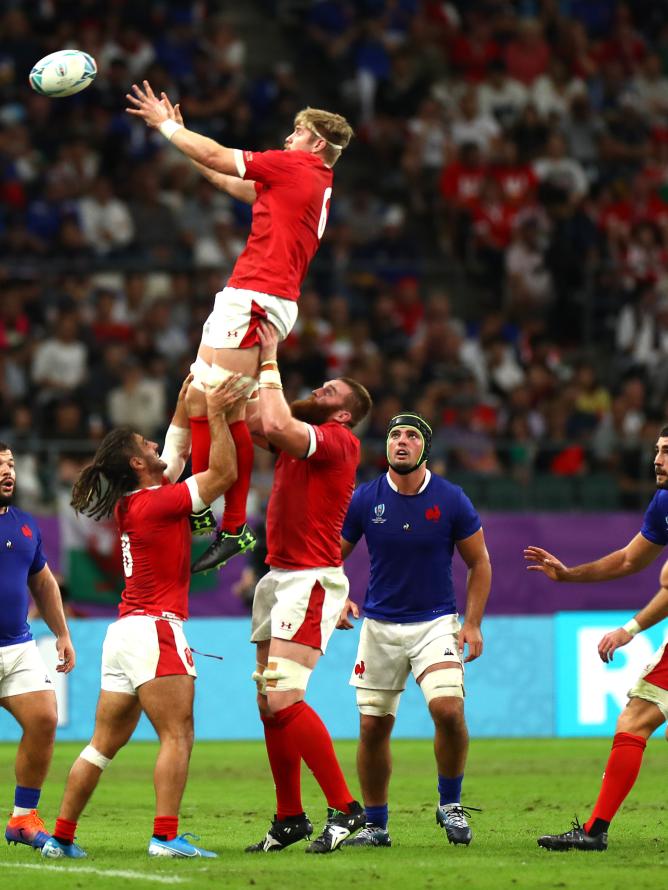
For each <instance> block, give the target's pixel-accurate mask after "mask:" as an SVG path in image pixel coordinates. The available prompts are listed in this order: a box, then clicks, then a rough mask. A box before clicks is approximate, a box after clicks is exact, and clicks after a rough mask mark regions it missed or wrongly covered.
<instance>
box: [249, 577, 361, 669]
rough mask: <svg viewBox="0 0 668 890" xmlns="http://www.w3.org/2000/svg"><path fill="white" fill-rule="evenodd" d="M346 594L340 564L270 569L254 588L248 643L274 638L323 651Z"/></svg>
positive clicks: (345, 580) (344, 579) (344, 580)
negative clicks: (317, 567)
mask: <svg viewBox="0 0 668 890" xmlns="http://www.w3.org/2000/svg"><path fill="white" fill-rule="evenodd" d="M347 597H348V579H347V578H346V576H345V574H344V572H343V568H342V567H341V566H337V567H333V568H332V567H330V568H319V569H300V570H299V571H293V570H291V569H273V568H272V569H270V570H269V571H268V572H267V574H266V575H265V576H264V577H263V578H260V580H259V582H258V584H257V587H256V588H255V596H254V598H253V621H252V632H251V642H252V643H260V642H262V641H263V640H269V639H271V637H277V638H278V639H279V640H291V641H292V642H293V643H302V644H303V645H304V646H310V647H311V648H312V649H320V651H321V652H323V653H324V652H325V650H326V648H327V643H328V642H329V639H330V637H331V636H332V634H333V633H334V628H335V627H336V622H337V621H338V620H339V615H340V614H341V610H342V609H343V604H344V603H345V601H346V599H347Z"/></svg>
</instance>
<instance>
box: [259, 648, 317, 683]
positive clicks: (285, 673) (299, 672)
mask: <svg viewBox="0 0 668 890" xmlns="http://www.w3.org/2000/svg"><path fill="white" fill-rule="evenodd" d="M311 673H312V670H311V668H307V667H305V666H304V665H303V664H298V663H297V662H296V661H292V659H291V658H281V657H280V656H270V657H269V662H268V664H267V667H266V668H265V669H264V674H263V675H262V676H263V678H264V681H265V686H266V690H267V692H288V691H289V690H292V689H304V690H305V689H306V687H307V686H308V681H309V679H310V677H311Z"/></svg>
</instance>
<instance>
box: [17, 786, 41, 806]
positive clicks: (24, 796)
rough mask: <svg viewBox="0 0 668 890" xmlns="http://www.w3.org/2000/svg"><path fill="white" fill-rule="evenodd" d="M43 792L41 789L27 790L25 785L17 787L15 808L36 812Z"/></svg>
mask: <svg viewBox="0 0 668 890" xmlns="http://www.w3.org/2000/svg"><path fill="white" fill-rule="evenodd" d="M41 792H42V789H41V788H25V787H24V786H23V785H17V786H16V790H15V791H14V806H15V807H22V808H23V809H25V810H36V809H37V805H38V803H39V796H40V794H41Z"/></svg>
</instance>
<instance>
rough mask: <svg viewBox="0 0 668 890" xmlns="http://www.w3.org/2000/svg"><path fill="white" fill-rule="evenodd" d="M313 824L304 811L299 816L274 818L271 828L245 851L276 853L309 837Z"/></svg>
mask: <svg viewBox="0 0 668 890" xmlns="http://www.w3.org/2000/svg"><path fill="white" fill-rule="evenodd" d="M312 831H313V825H311V822H310V820H309V817H308V816H307V815H306V813H302V814H301V815H299V816H288V817H287V818H286V819H277V818H276V816H274V819H273V821H272V823H271V828H270V829H269V831H268V832H267V833H266V834H265V836H264V837H263V838H262V840H261V841H258V842H257V844H251V845H250V846H249V847H246V849H245V851H244V852H245V853H278V852H280V851H281V850H285V848H286V847H289V846H290V845H291V844H296V843H297V841H302V840H304V838H306V839H310V837H311V832H312Z"/></svg>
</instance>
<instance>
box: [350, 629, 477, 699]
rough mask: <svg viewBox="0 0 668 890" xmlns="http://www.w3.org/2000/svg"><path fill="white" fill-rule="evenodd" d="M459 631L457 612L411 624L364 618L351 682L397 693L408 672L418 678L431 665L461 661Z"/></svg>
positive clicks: (402, 685) (404, 683)
mask: <svg viewBox="0 0 668 890" xmlns="http://www.w3.org/2000/svg"><path fill="white" fill-rule="evenodd" d="M459 630H460V624H459V616H458V615H442V616H440V617H439V618H434V619H432V620H431V621H415V622H411V623H410V624H396V623H395V622H393V621H377V620H376V619H374V618H365V619H364V621H363V622H362V630H361V632H360V641H359V645H358V647H357V657H356V659H355V667H354V668H353V672H352V675H351V677H350V685H351V686H358V687H361V688H364V689H382V690H384V691H387V692H400V691H403V690H404V689H405V688H406V679H407V677H408V675H409V673H411V672H412V673H413V676H414V677H415V679H416V680H417V678H418V677H419V676H420V675H421V674H423V673H424V672H425V671H426V669H427V668H428V667H431V666H432V665H434V664H440V662H445V661H456V662H457V663H458V664H462V659H461V656H460V654H459V649H458V648H457V640H458V635H459ZM462 669H463V665H462Z"/></svg>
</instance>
